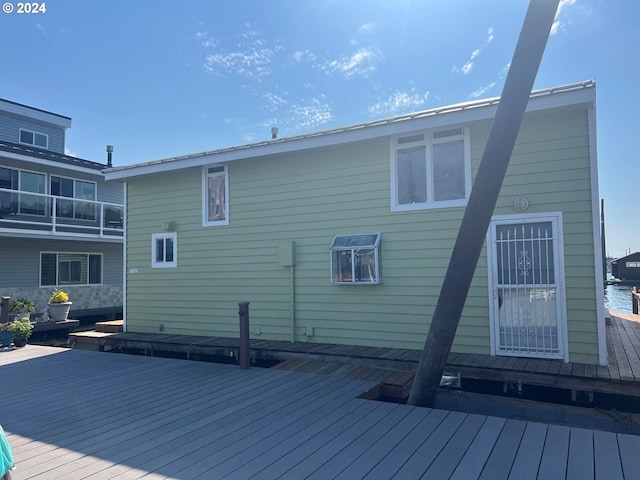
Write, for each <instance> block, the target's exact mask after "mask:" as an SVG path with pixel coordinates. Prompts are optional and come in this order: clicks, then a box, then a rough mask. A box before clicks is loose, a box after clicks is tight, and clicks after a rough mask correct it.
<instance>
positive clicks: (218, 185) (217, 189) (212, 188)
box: [202, 165, 229, 227]
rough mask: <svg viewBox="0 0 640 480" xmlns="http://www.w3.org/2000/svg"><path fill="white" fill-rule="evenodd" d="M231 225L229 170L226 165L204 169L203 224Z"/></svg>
mask: <svg viewBox="0 0 640 480" xmlns="http://www.w3.org/2000/svg"><path fill="white" fill-rule="evenodd" d="M214 225H229V172H228V169H227V166H226V165H209V166H206V167H204V168H203V169H202V226H205V227H207V226H214Z"/></svg>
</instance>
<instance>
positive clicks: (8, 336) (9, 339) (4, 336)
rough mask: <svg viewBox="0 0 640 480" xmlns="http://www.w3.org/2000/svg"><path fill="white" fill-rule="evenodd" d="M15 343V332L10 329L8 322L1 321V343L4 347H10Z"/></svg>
mask: <svg viewBox="0 0 640 480" xmlns="http://www.w3.org/2000/svg"><path fill="white" fill-rule="evenodd" d="M12 343H13V333H11V332H10V331H9V324H8V323H0V344H2V346H3V347H10V346H11V344H12Z"/></svg>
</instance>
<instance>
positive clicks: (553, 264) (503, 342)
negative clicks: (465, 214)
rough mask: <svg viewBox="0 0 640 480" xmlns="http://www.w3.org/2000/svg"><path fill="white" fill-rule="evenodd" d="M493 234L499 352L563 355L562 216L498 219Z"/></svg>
mask: <svg viewBox="0 0 640 480" xmlns="http://www.w3.org/2000/svg"><path fill="white" fill-rule="evenodd" d="M489 238H490V243H489V248H490V249H492V251H491V255H490V256H491V257H492V259H491V263H492V272H491V278H490V280H491V281H490V286H491V288H492V291H493V308H492V334H493V335H492V336H493V342H494V350H495V353H496V354H497V355H514V356H521V357H542V358H564V339H563V332H564V331H565V325H564V322H565V316H564V291H563V290H562V278H564V273H563V272H562V271H561V266H562V264H563V262H561V261H560V258H559V255H560V254H561V250H560V249H559V248H558V241H559V239H558V218H557V217H556V216H553V217H539V216H535V217H521V218H519V219H515V221H514V219H508V220H504V219H503V220H495V219H494V221H493V222H492V224H491V230H490V235H489Z"/></svg>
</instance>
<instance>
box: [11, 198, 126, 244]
mask: <svg viewBox="0 0 640 480" xmlns="http://www.w3.org/2000/svg"><path fill="white" fill-rule="evenodd" d="M0 229H4V230H6V229H22V230H24V229H26V230H31V231H33V232H43V233H61V234H72V235H89V236H101V237H104V236H107V237H122V236H123V230H124V205H122V204H117V203H108V202H97V201H95V200H85V199H77V198H68V197H59V196H56V195H46V194H43V193H31V192H24V191H20V190H9V189H6V188H0Z"/></svg>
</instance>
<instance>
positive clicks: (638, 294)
mask: <svg viewBox="0 0 640 480" xmlns="http://www.w3.org/2000/svg"><path fill="white" fill-rule="evenodd" d="M639 303H640V290H638V287H636V286H635V285H634V286H633V289H632V290H631V311H632V312H633V313H635V314H636V315H638V313H640V306H639V305H638V304H639Z"/></svg>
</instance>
